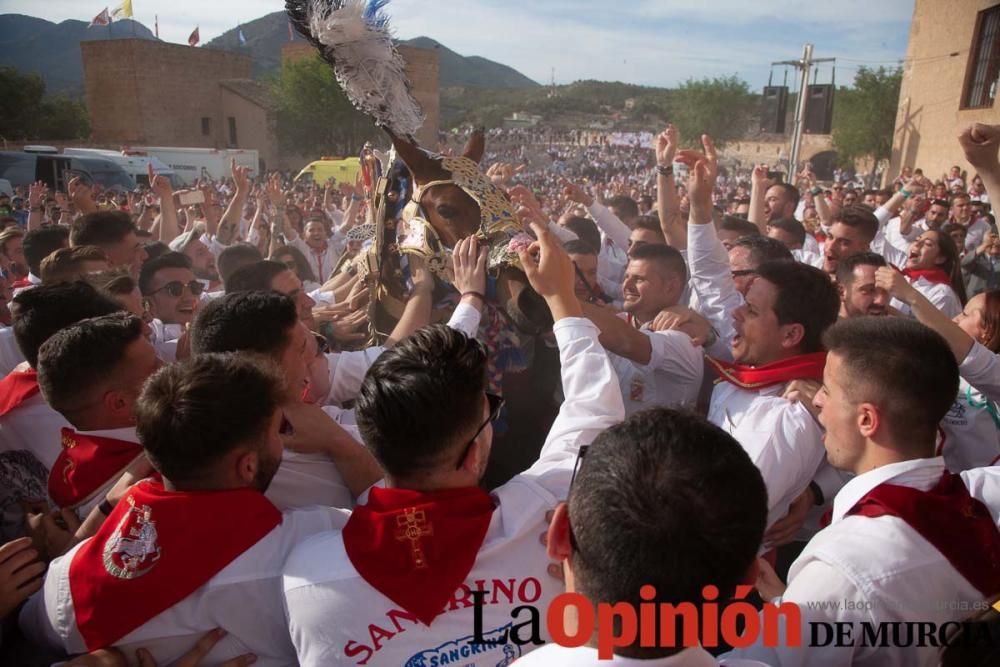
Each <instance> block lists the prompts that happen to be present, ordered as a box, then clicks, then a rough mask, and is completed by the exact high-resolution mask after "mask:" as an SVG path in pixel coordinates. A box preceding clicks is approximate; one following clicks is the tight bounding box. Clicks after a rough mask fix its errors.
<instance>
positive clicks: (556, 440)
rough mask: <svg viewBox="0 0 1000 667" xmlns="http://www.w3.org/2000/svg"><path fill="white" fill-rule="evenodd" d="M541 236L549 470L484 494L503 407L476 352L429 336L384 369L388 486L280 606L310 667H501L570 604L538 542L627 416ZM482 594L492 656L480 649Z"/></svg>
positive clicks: (367, 424)
mask: <svg viewBox="0 0 1000 667" xmlns="http://www.w3.org/2000/svg"><path fill="white" fill-rule="evenodd" d="M532 226H533V228H534V231H535V233H536V234H537V235H538V238H539V241H538V242H537V243H536V244H533V245H532V247H531V248H530V249H528V250H527V251H525V252H522V253H521V254H520V259H521V262H522V264H523V265H524V267H525V271H526V273H527V276H528V279H529V281H530V282H531V286H532V287H533V288H534V289H535V291H536V292H537V293H538V294H540V295H541V296H542V297H544V298H545V300H546V302H547V303H548V306H549V309H550V310H551V311H552V316H553V319H554V320H555V322H556V323H555V326H554V332H555V337H556V340H557V342H558V344H559V348H560V357H561V361H562V377H563V391H564V394H565V396H566V400H565V401H564V403H563V405H562V407H561V409H560V413H559V416H558V417H557V418H556V421H555V423H554V424H553V427H552V430H551V431H550V432H549V435H548V438H547V440H546V443H545V446H544V447H543V449H542V453H541V456H540V458H539V460H538V462H536V463H535V465H534V466H532V467H531V468H530V469H529V470H528V471H527V472H525V473H523V474H521V475H518V476H516V477H515V478H514V479H513V480H511V481H510V482H508V483H507V484H504V485H503V486H501V487H499V488H498V489H497V490H496V491H495V492H494V493H493V495H492V496H490V495H488V494H486V492H484V491H482V490H481V489H480V488H479V486H478V483H479V480H480V479H481V478H482V475H483V473H484V471H485V469H486V464H487V461H488V459H489V454H490V448H491V443H492V439H493V438H492V436H493V429H492V426H491V422H492V421H493V420H494V419H495V418H496V416H497V415H498V413H499V409H500V407H501V405H502V403H501V402H500V401H499V399H498V397H492V398H491V397H489V396H487V395H486V393H485V391H484V389H485V386H486V381H485V380H486V378H485V368H486V361H487V360H486V351H485V349H484V348H483V347H482V346H481V345H480V344H478V343H476V342H475V341H473V340H470V339H468V338H467V337H466V336H464V335H462V334H461V333H458V332H456V331H454V330H452V329H450V328H448V327H442V326H431V327H426V328H424V329H421V330H420V331H418V332H416V333H415V334H413V335H412V336H410V337H409V338H407V339H405V340H403V341H401V342H400V343H399V344H398V345H396V346H395V347H394V348H393V349H392V350H390V351H388V352H386V353H384V354H383V355H382V356H381V357H379V359H378V360H377V361H376V362H375V364H374V365H373V366H372V368H371V369H370V370H369V372H368V376H367V377H366V379H365V383H364V385H363V386H362V389H361V395H360V397H359V399H358V407H357V415H358V424H359V426H360V429H361V432H362V435H363V436H364V438H365V442H366V444H367V445H368V446H369V447H371V448H372V450H373V451H374V452H375V455H376V457H377V458H378V459H379V461H380V462H381V463H382V465H383V467H384V468H385V470H386V487H385V488H380V487H376V488H373V489H371V490H370V491H369V495H368V498H367V500H366V501H364V502H363V503H362V504H359V505H358V506H357V507H356V508H355V509H354V512H353V513H352V516H351V518H350V520H349V521H348V523H347V525H346V526H345V527H344V528H343V530H340V531H334V532H330V533H327V534H324V535H321V536H317V537H316V538H314V539H311V540H309V541H307V542H305V543H304V544H302V545H301V546H300V547H299V548H298V549H296V550H295V552H294V553H293V554H292V555H291V557H290V558H289V559H288V562H287V564H286V566H285V573H284V585H285V607H286V609H287V613H288V617H289V626H290V629H291V634H292V641H293V643H294V644H295V647H296V652H297V655H298V659H299V663H300V664H302V665H305V666H307V667H316V666H319V665H328V664H331V663H334V662H340V663H344V664H445V661H448V660H450V659H452V660H455V661H457V660H459V658H461V660H462V662H463V664H475V665H486V664H489V665H495V664H497V663H498V662H500V661H503V660H507V661H508V662H509V661H510V660H511V659H512V658H516V657H517V656H519V655H521V654H522V652H524V651H527V650H529V649H530V648H533V644H532V643H531V641H530V639H529V638H528V636H527V635H528V634H529V633H520V634H523V635H524V636H523V637H520V636H519V635H518V636H511V632H512V630H513V629H512V624H513V623H515V622H520V621H521V620H524V619H512V616H511V614H512V613H513V611H514V608H515V607H518V606H520V605H522V604H530V605H533V606H535V607H536V608H539V609H541V608H544V607H545V605H546V604H547V603H548V602H549V601H550V600H551V599H552V598H553V597H554V596H555V595H556V594H557V593H558V592H560V590H561V585H560V584H559V582H558V581H557V580H556V579H555V578H553V577H552V576H550V574H549V573H548V565H549V562H548V559H547V558H546V555H545V550H544V547H543V546H542V545H541V543H540V541H539V535H540V534H541V533H543V532H544V531H545V527H546V518H545V514H546V512H547V511H548V510H552V509H554V508H555V506H556V505H557V504H558V502H559V500H560V499H561V498H563V497H565V494H566V491H567V489H568V487H569V484H570V479H571V477H572V470H573V465H574V462H575V461H576V457H577V453H578V451H579V448H580V446H581V445H585V444H589V443H590V442H591V441H592V440H593V439H594V437H596V436H597V434H598V433H599V432H600V431H602V430H604V429H605V428H607V427H608V426H611V425H612V424H615V423H617V422H618V421H620V420H621V419H622V418H623V416H624V408H623V406H622V402H621V395H620V392H619V391H618V383H617V382H616V381H615V378H614V372H613V370H612V368H611V364H610V362H609V361H608V358H607V354H606V353H605V352H604V349H603V348H602V347H601V345H600V343H599V342H598V332H597V329H596V327H594V325H593V324H591V323H590V322H589V321H587V320H586V319H584V318H582V317H581V315H582V312H581V310H580V306H579V303H578V302H577V300H576V297H575V295H574V292H573V283H574V279H575V276H574V272H573V265H572V262H571V261H570V259H569V257H568V256H567V255H566V254H565V252H564V251H563V250H562V249H561V248H559V247H558V244H557V242H556V241H555V240H554V239H553V238H552V237H551V235H550V233H549V232H548V231H547V230H546V229H545V228H544V227H541V226H540V225H536V224H533V225H532ZM535 253H538V259H537V260H536V259H535V258H534V254H535ZM477 590H481V591H484V593H483V595H484V596H485V597H484V598H483V600H484V604H483V605H481V607H482V617H481V618H482V625H481V629H482V634H483V636H484V638H486V639H493V640H497V641H496V643H493V644H475V643H473V640H474V632H475V626H474V619H473V606H474V605H473V600H474V596H473V593H474V592H475V591H477ZM539 625H541V626H542V627H540V628H539V630H540V632H541V634H542V635H543V637H542V638H544V636H546V633H545V630H544V624H541V623H540V624H539ZM531 634H533V633H531ZM515 639H519V640H520V641H521V642H524V641H527V642H528V643H527V644H521V643H518V641H515Z"/></svg>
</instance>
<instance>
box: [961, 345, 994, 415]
mask: <svg viewBox="0 0 1000 667" xmlns="http://www.w3.org/2000/svg"><path fill="white" fill-rule="evenodd" d="M958 373H959V375H961V376H962V379H963V380H965V381H966V382H968V383H969V384H971V385H972V386H973V387H975V388H976V389H977V390H978V391H981V392H982V393H983V395H984V396H985V397H986V398H988V399H989V400H991V401H1000V357H997V355H996V354H994V353H993V352H991V351H990V350H989V348H988V347H986V346H985V345H983V344H982V343H980V342H978V341H975V342H973V343H972V347H971V348H970V349H969V353H968V354H966V355H965V359H963V360H962V363H961V364H959V365H958Z"/></svg>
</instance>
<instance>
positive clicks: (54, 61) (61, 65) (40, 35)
mask: <svg viewBox="0 0 1000 667" xmlns="http://www.w3.org/2000/svg"><path fill="white" fill-rule="evenodd" d="M126 37H137V38H139V39H156V38H155V37H154V35H153V33H152V32H150V31H149V29H148V28H146V26H144V25H142V24H141V23H138V22H135V21H130V20H128V19H126V20H124V21H115V22H114V23H112V24H111V25H110V26H94V27H93V28H88V27H87V23H85V22H83V21H76V20H69V21H63V22H62V23H58V24H57V23H52V22H51V21H46V20H44V19H38V18H35V17H33V16H24V15H21V14H2V15H0V65H10V66H12V67H14V68H15V69H17V70H19V71H22V72H37V73H38V74H40V75H41V76H42V78H43V79H45V84H46V87H47V89H48V90H49V91H50V92H57V93H66V94H69V95H82V94H83V64H82V62H81V59H80V42H83V41H89V40H101V39H123V38H126Z"/></svg>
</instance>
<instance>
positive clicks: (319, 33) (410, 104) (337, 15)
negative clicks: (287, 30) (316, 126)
mask: <svg viewBox="0 0 1000 667" xmlns="http://www.w3.org/2000/svg"><path fill="white" fill-rule="evenodd" d="M289 4H291V3H289ZM384 4H385V2H384V1H380V0H333V1H332V2H331V0H309V5H308V10H307V11H308V29H309V32H310V35H309V36H310V37H311V38H312V41H313V42H314V43H318V45H319V46H320V49H321V52H322V55H323V57H324V58H325V59H326V60H327V62H329V63H330V64H331V65H332V66H333V71H334V74H335V75H336V77H337V81H338V82H339V83H340V85H341V87H342V88H343V89H344V93H345V94H346V95H347V97H348V99H350V100H351V102H352V103H353V104H354V106H355V107H357V108H358V109H359V110H361V111H363V112H364V113H366V114H368V115H370V116H372V117H373V118H374V119H375V122H376V123H377V124H378V125H380V126H383V127H386V128H388V129H389V130H390V131H391V132H393V133H394V134H396V135H397V136H404V137H412V136H414V135H415V134H416V133H417V130H418V129H420V126H421V125H423V122H424V116H423V113H422V112H421V110H420V106H419V105H418V104H417V101H416V100H415V99H413V96H412V95H411V94H410V84H409V81H408V80H407V78H406V63H405V62H404V61H403V57H402V56H401V55H400V54H399V51H398V50H397V49H396V46H395V45H394V44H393V41H392V35H391V33H390V31H389V26H388V21H387V20H386V18H385V16H384V15H382V14H381V12H380V11H379V10H381V7H382V6H383V5H384Z"/></svg>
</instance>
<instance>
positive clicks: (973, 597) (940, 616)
mask: <svg viewBox="0 0 1000 667" xmlns="http://www.w3.org/2000/svg"><path fill="white" fill-rule="evenodd" d="M944 470H945V465H944V461H943V460H942V459H941V458H940V457H938V458H931V459H916V460H912V461H904V462H902V463H894V464H891V465H887V466H883V467H881V468H876V469H875V470H872V471H870V472H866V473H864V474H861V475H858V476H857V477H855V478H854V479H852V480H851V481H850V482H848V483H847V484H846V485H845V486H844V488H843V489H842V490H841V491H840V493H838V494H837V497H836V499H835V500H834V503H833V518H832V523H831V524H830V526H829V527H827V528H826V529H824V530H822V531H820V533H818V534H817V535H816V537H814V538H813V540H812V541H811V542H809V544H808V545H806V548H805V550H804V551H803V552H802V554H801V555H800V556H799V558H798V559H797V560H796V561H795V562H794V563H793V564H792V567H791V569H790V570H789V573H788V589H787V590H786V591H785V594H784V595H783V596H782V597H781V599H780V600H779V601H776V602H795V603H797V604H799V609H800V611H801V613H802V628H803V633H804V636H803V637H802V639H803V642H802V643H803V647H802V648H789V647H787V646H784V645H783V644H784V642H779V643H781V644H782V646H779V647H777V648H766V647H763V646H753V647H751V648H748V649H743V650H738V651H733V652H732V653H731V654H729V655H733V656H740V657H747V658H755V659H757V660H761V661H763V662H765V663H767V664H771V665H775V666H778V665H780V666H781V667H788V666H790V665H808V666H809V667H826V666H829V667H842V666H843V665H848V664H850V665H862V666H863V665H877V666H878V667H897V666H899V667H902V666H904V665H906V666H909V665H937V664H938V651H939V650H940V649H938V648H935V647H933V646H927V647H926V648H917V647H915V646H914V647H911V648H902V647H888V648H873V647H868V646H862V645H861V642H862V639H863V636H864V634H863V632H862V629H861V627H860V625H858V624H859V623H860V622H862V621H867V622H869V623H875V624H878V623H880V622H891V621H914V622H916V621H922V622H931V623H936V624H937V627H939V628H940V627H941V625H942V624H943V623H945V622H949V621H961V620H963V619H965V618H967V617H968V616H970V615H971V614H973V613H974V612H973V611H970V610H974V609H975V606H974V605H982V604H983V599H984V598H983V594H982V593H981V592H980V591H977V590H976V589H975V588H974V587H973V586H972V584H970V583H969V582H968V580H966V579H965V577H963V576H962V575H960V574H959V573H958V571H957V570H956V569H955V568H954V567H953V566H952V565H951V563H949V562H948V560H947V559H946V558H945V557H944V555H942V554H941V552H940V551H938V550H937V549H936V548H935V547H934V546H933V545H931V544H930V543H929V542H928V541H927V540H925V539H924V538H923V537H922V536H920V534H918V533H917V532H916V531H915V530H914V529H913V528H911V527H910V526H909V525H908V524H907V523H906V522H905V521H903V520H902V519H900V518H897V517H894V516H880V517H875V518H873V517H864V516H849V517H845V516H844V515H845V514H846V513H847V512H848V511H849V510H850V509H851V508H852V507H853V506H854V504H855V503H857V501H859V500H860V499H861V498H862V497H863V496H864V495H865V494H867V493H868V492H869V491H871V490H872V489H874V488H875V487H876V486H878V485H880V484H884V483H891V484H896V485H900V486H908V487H911V488H916V489H922V490H929V489H931V488H932V487H934V485H935V484H937V482H938V480H939V479H940V478H941V474H942V473H943V472H944ZM962 481H963V482H965V485H966V486H967V487H968V488H969V493H970V495H972V496H973V497H974V498H977V499H979V500H980V501H982V502H983V503H984V504H985V505H986V506H987V507H988V508H989V510H990V513H991V514H992V515H993V520H994V521H996V522H1000V468H997V467H991V468H978V469H976V470H969V471H967V472H964V473H962ZM822 602H828V603H829V604H827V605H822V606H821V605H817V604H815V603H822ZM808 603H813V604H811V605H810V604H808ZM963 605H964V608H963ZM810 621H813V622H825V623H833V622H846V623H854V624H855V626H854V627H853V632H852V636H853V637H854V639H855V644H854V645H853V646H847V647H843V648H836V647H832V646H827V647H824V648H822V649H809V648H806V647H807V646H808V643H809V637H808V632H809V622H810ZM890 632H891V631H890Z"/></svg>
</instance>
